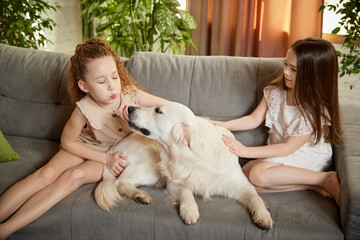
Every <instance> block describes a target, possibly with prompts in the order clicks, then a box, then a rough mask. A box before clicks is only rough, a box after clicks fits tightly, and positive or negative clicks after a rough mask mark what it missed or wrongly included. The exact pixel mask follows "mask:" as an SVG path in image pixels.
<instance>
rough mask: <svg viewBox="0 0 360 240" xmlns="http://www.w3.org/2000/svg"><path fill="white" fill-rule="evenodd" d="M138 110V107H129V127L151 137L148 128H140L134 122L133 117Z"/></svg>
mask: <svg viewBox="0 0 360 240" xmlns="http://www.w3.org/2000/svg"><path fill="white" fill-rule="evenodd" d="M135 110H136V107H133V106H129V107H128V116H129V120H130V121H129V122H128V124H129V127H130V128H131V129H134V130H135V131H139V132H141V133H142V134H144V135H145V136H149V135H150V131H149V130H147V129H146V128H139V127H138V126H136V124H135V123H134V122H133V121H132V119H133V117H134V112H135Z"/></svg>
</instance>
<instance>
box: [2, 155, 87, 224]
mask: <svg viewBox="0 0 360 240" xmlns="http://www.w3.org/2000/svg"><path fill="white" fill-rule="evenodd" d="M83 161H84V160H83V159H81V158H79V157H76V156H74V155H72V154H70V153H68V152H66V151H63V150H60V151H59V152H58V153H57V154H55V155H54V157H53V158H52V159H51V160H50V161H49V162H48V163H47V164H46V165H44V166H43V167H42V168H40V169H39V170H37V171H36V172H35V173H33V174H31V175H29V176H28V177H26V178H24V179H23V180H21V181H19V182H18V183H16V184H14V185H13V186H12V187H10V188H9V189H8V190H7V191H5V192H4V194H3V195H2V196H1V197H0V223H1V222H3V221H5V220H6V219H7V218H8V217H10V216H11V215H12V214H13V213H14V212H16V211H17V210H18V209H19V208H20V207H21V205H23V204H24V202H25V201H26V200H28V199H29V198H30V197H31V196H32V195H34V194H35V193H37V192H38V191H40V190H41V189H43V188H45V187H46V186H48V185H49V184H51V183H53V182H54V181H55V180H56V179H57V178H58V177H59V176H60V174H62V173H63V172H64V171H65V170H67V169H69V168H72V167H74V166H76V165H79V164H80V163H82V162H83Z"/></svg>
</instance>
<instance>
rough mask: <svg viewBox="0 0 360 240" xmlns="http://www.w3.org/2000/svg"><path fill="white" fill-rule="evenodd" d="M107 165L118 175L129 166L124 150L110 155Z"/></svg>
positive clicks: (111, 171) (112, 172)
mask: <svg viewBox="0 0 360 240" xmlns="http://www.w3.org/2000/svg"><path fill="white" fill-rule="evenodd" d="M124 160H125V161H124ZM105 165H106V167H107V168H108V169H109V171H110V173H111V174H112V175H114V176H115V177H118V176H119V175H120V174H121V173H122V171H124V169H125V167H126V166H127V163H126V155H125V154H124V153H122V152H116V153H113V154H111V155H109V157H108V158H107V160H106V164H105Z"/></svg>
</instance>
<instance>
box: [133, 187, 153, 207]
mask: <svg viewBox="0 0 360 240" xmlns="http://www.w3.org/2000/svg"><path fill="white" fill-rule="evenodd" d="M133 199H134V200H135V202H138V203H141V204H144V205H147V204H150V203H151V202H152V198H151V196H150V195H149V194H148V193H147V192H145V191H143V190H139V191H137V192H136V193H135V194H134V196H133Z"/></svg>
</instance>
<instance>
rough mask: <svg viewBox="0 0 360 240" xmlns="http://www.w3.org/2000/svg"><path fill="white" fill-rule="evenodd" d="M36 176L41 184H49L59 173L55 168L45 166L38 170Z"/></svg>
mask: <svg viewBox="0 0 360 240" xmlns="http://www.w3.org/2000/svg"><path fill="white" fill-rule="evenodd" d="M37 176H38V178H39V180H40V183H41V184H45V185H49V184H51V183H53V182H54V181H55V180H56V179H57V178H58V176H59V174H58V171H57V170H56V169H55V168H53V167H51V166H45V167H43V168H41V169H40V170H39V171H38V173H37Z"/></svg>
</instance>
